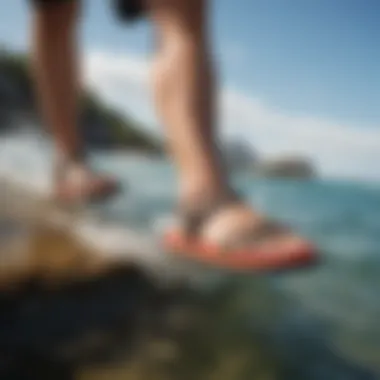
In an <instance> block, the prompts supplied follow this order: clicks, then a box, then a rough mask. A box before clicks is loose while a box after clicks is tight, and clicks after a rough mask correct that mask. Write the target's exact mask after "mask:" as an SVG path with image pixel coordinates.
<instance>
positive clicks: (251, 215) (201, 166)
mask: <svg viewBox="0 0 380 380" xmlns="http://www.w3.org/2000/svg"><path fill="white" fill-rule="evenodd" d="M146 3H147V6H148V12H149V14H150V16H151V18H152V19H153V22H154V24H155V26H156V29H157V35H158V37H159V39H158V42H159V44H158V48H159V50H158V54H157V58H156V61H155V68H154V72H153V75H154V85H155V94H156V101H157V106H158V111H159V114H160V116H161V117H162V120H163V124H164V125H165V128H166V134H167V139H168V146H169V149H170V152H171V153H172V155H173V159H174V161H175V163H176V165H177V168H178V174H179V186H180V189H179V193H180V196H179V197H180V201H181V202H182V203H185V204H186V203H192V202H193V203H194V202H195V203H196V202H197V200H199V199H200V198H202V197H208V198H210V197H211V198H212V197H219V196H221V194H222V195H223V193H227V192H228V184H227V179H226V178H225V174H224V171H223V168H222V164H221V160H220V159H219V156H218V153H217V149H216V141H217V140H216V137H217V136H216V134H215V132H216V130H215V124H216V116H215V100H216V96H215V83H214V79H215V77H214V69H213V65H212V56H211V52H210V46H209V37H208V31H207V22H206V18H207V7H206V5H207V3H208V2H207V0H189V1H185V0H184V1H178V0H147V2H146ZM264 219H265V218H264V217H262V216H260V215H258V213H256V212H254V211H253V210H252V209H251V208H250V207H249V206H247V205H245V204H244V203H243V202H235V203H233V204H230V205H228V206H227V207H226V208H225V209H224V210H222V211H219V212H218V213H217V214H216V215H215V216H214V217H213V218H211V220H209V222H208V223H206V225H205V226H204V228H203V230H202V231H201V234H202V236H203V237H205V238H206V240H207V239H211V240H214V241H215V240H218V239H219V238H220V237H221V236H222V237H223V239H224V240H226V239H227V240H228V238H229V237H231V238H232V239H233V238H234V236H235V235H236V234H241V233H242V232H244V231H248V230H252V227H253V226H254V225H257V226H260V225H261V223H262V221H263V220H264ZM285 243H286V245H287V244H289V243H290V244H297V243H302V241H301V240H300V239H299V238H297V237H296V236H293V235H290V234H288V235H287V236H286V242H284V240H282V241H281V242H280V243H278V242H277V243H276V242H273V241H272V242H270V244H272V247H271V249H273V244H277V246H276V248H278V247H279V246H278V244H281V245H280V248H281V247H283V246H284V244H285Z"/></svg>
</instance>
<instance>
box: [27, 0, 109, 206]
mask: <svg viewBox="0 0 380 380" xmlns="http://www.w3.org/2000/svg"><path fill="white" fill-rule="evenodd" d="M36 3H37V5H36V6H35V12H34V20H33V21H34V24H33V26H34V28H33V34H32V35H33V42H32V53H33V54H32V59H33V67H34V70H33V74H34V77H35V79H36V84H37V90H38V94H39V101H40V105H41V109H42V113H43V116H44V119H45V122H46V124H47V125H48V126H49V128H50V129H51V132H52V134H53V140H54V145H55V147H56V152H57V156H58V157H57V167H56V173H55V175H56V183H55V185H56V187H57V191H58V192H59V193H60V194H61V195H63V194H66V196H67V197H68V198H72V199H73V200H74V198H81V199H86V198H87V197H91V196H92V195H95V193H96V194H97V195H101V193H102V192H108V191H109V190H110V188H111V187H114V184H113V183H111V181H110V180H108V179H106V178H100V177H99V176H95V174H93V173H91V172H90V171H89V169H88V168H87V165H86V164H85V161H84V154H83V153H84V152H83V142H82V141H81V137H80V134H79V130H78V105H79V95H80V85H79V73H78V68H79V64H78V54H77V40H78V38H77V21H78V11H79V1H62V2H59V1H58V2H50V3H49V2H42V1H40V3H38V1H36ZM74 177H75V180H74ZM78 179H80V180H78Z"/></svg>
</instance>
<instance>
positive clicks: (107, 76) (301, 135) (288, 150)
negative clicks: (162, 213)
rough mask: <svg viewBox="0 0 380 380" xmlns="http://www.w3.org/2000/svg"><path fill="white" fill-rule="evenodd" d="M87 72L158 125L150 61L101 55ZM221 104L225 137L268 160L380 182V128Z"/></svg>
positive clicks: (242, 98) (233, 99)
mask: <svg viewBox="0 0 380 380" xmlns="http://www.w3.org/2000/svg"><path fill="white" fill-rule="evenodd" d="M84 71H85V80H86V83H87V84H88V85H90V86H91V87H92V88H94V89H95V90H96V91H97V92H98V93H99V94H101V96H102V97H103V99H104V100H106V101H107V102H110V103H112V104H114V105H116V106H117V107H119V108H121V109H124V110H126V111H127V112H129V113H132V114H133V115H134V116H135V117H137V118H139V119H140V120H142V121H144V122H147V123H149V124H150V125H156V124H157V121H156V119H155V116H154V107H153V103H152V99H151V97H150V91H149V85H148V84H149V80H148V79H149V64H148V63H147V61H146V60H144V59H141V58H139V57H137V56H131V55H116V54H110V53H104V52H103V53H102V52H95V53H90V54H88V56H87V57H86V60H85V70H84ZM220 104H221V112H220V121H221V124H222V130H223V132H224V133H226V134H229V135H234V136H238V137H241V138H244V139H245V140H247V141H249V142H251V143H252V145H253V146H255V147H256V149H257V150H258V151H259V152H261V153H263V154H265V155H271V156H273V155H280V154H301V155H307V156H308V157H311V158H312V159H313V160H314V161H315V162H316V163H317V165H318V166H319V167H320V168H321V169H322V171H323V173H324V174H325V175H327V176H340V177H342V176H343V177H356V178H372V179H377V180H379V179H380V171H379V170H378V169H377V167H378V162H379V161H380V126H379V128H372V129H371V128H365V127H364V126H360V127H359V126H348V125H343V124H340V123H339V122H336V121H333V120H325V119H320V118H318V117H313V116H310V117H307V116H302V115H293V114H287V113H285V112H283V111H278V110H276V109H275V108H273V107H271V106H268V105H266V104H263V103H262V102H261V101H260V99H259V98H255V97H252V96H249V95H247V94H245V93H242V92H240V91H238V90H236V89H233V88H230V87H227V88H224V89H223V90H222V92H221V102H220Z"/></svg>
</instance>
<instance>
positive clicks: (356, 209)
mask: <svg viewBox="0 0 380 380" xmlns="http://www.w3.org/2000/svg"><path fill="white" fill-rule="evenodd" d="M0 145H1V144H0ZM16 146H17V149H16ZM0 153H1V157H0V164H1V165H0V166H1V168H0V169H1V170H2V171H3V172H7V170H5V169H6V168H7V167H8V166H9V165H10V166H12V168H13V169H12V170H11V171H9V170H8V172H7V173H10V172H12V171H13V172H15V171H17V172H24V173H28V174H30V173H32V172H33V173H34V174H33V178H34V179H43V177H44V176H45V177H46V173H47V172H46V169H49V165H47V164H48V163H49V162H51V161H50V160H47V159H46V154H48V153H49V149H48V148H47V147H46V146H45V145H44V144H42V145H41V144H37V145H36V144H35V143H34V142H31V141H29V140H25V141H21V142H20V140H19V139H16V140H13V141H10V140H9V141H7V142H6V144H3V145H1V146H0ZM16 158H17V159H16ZM94 162H95V164H96V166H98V167H99V168H102V169H105V170H107V171H108V172H111V173H114V174H115V175H116V176H117V177H118V178H120V180H121V181H122V183H123V184H124V186H125V189H126V191H125V193H123V194H122V195H121V196H119V197H118V198H116V199H115V200H113V201H112V202H111V204H109V205H107V207H105V208H104V209H100V211H101V213H102V214H103V215H104V216H105V217H106V218H107V217H110V218H111V220H112V221H119V223H121V224H123V225H128V226H131V225H132V226H134V227H136V228H138V229H141V230H143V231H144V232H145V233H147V234H149V233H154V227H153V225H154V221H155V220H157V219H158V218H160V217H162V216H163V215H165V214H168V213H170V212H171V210H172V207H173V206H174V204H175V193H176V181H175V173H174V171H173V169H172V168H171V166H170V165H169V164H168V163H167V162H164V161H162V162H160V161H152V160H149V159H144V158H136V157H131V156H126V155H125V154H118V155H112V156H96V157H94ZM31 168H33V170H32V169H31ZM42 174H44V175H42ZM234 180H235V185H236V187H237V188H238V189H239V190H240V191H241V192H242V193H243V194H245V196H246V198H247V199H248V200H249V201H250V202H251V203H252V205H254V206H255V207H256V208H258V209H260V210H261V211H265V212H266V213H268V214H269V215H271V216H273V217H276V218H278V219H280V220H283V221H285V222H286V223H288V224H290V225H292V226H293V227H294V228H295V229H297V230H298V231H300V232H302V233H303V234H304V235H306V236H307V237H309V238H310V239H311V240H313V241H314V242H315V243H316V244H317V245H318V247H319V248H320V255H321V258H322V261H321V265H319V266H318V267H316V268H313V269H310V270H307V271H299V272H298V271H297V272H290V273H284V274H281V275H272V276H258V275H252V276H245V277H242V278H239V279H238V280H237V281H238V286H237V287H236V292H235V293H234V297H236V299H240V298H241V297H242V298H243V299H244V302H245V304H246V309H245V311H244V313H243V314H244V318H243V319H244V323H246V324H247V326H249V327H252V328H254V327H255V328H257V326H260V331H261V332H265V334H267V337H268V339H269V340H270V341H272V342H274V344H273V346H274V347H275V348H276V349H277V348H278V349H280V348H281V347H282V349H281V350H280V351H281V355H285V356H286V360H285V362H286V363H295V364H294V365H295V367H297V371H298V372H297V373H301V377H300V378H301V379H317V380H324V379H333V380H336V379H342V380H346V379H358V380H359V379H375V378H377V377H375V375H371V374H372V373H374V371H378V373H380V323H379V321H380V296H379V291H380V185H378V184H365V183H353V182H351V183H349V182H339V181H323V180H314V181H281V180H256V179H255V178H254V177H253V175H252V176H251V175H250V174H246V175H244V176H241V177H240V178H235V179H234ZM42 182H43V181H42ZM232 314H233V313H232ZM222 317H223V316H221V318H222ZM223 318H224V317H223ZM239 318H240V317H239ZM239 320H240V319H239ZM279 355H280V354H279ZM362 370H364V373H363V372H362ZM324 371H327V372H328V373H329V375H328V376H327V375H325V372H324ZM366 371H367V372H366ZM368 371H369V372H368ZM331 374H333V375H331Z"/></svg>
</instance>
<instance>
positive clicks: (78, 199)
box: [54, 163, 119, 205]
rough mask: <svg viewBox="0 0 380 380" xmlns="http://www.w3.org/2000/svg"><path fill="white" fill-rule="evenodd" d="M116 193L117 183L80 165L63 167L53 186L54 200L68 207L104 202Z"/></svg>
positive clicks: (117, 189)
mask: <svg viewBox="0 0 380 380" xmlns="http://www.w3.org/2000/svg"><path fill="white" fill-rule="evenodd" d="M118 191H119V184H118V183H117V181H115V180H114V179H113V178H110V177H107V176H105V175H103V174H99V173H95V172H93V171H92V170H90V168H89V167H88V166H87V165H85V164H82V163H81V164H68V165H65V167H64V169H63V170H62V171H61V173H59V175H57V179H56V181H55V185H54V196H55V199H56V200H57V201H58V202H60V203H63V204H69V205H72V204H78V203H88V202H99V201H105V200H107V199H109V198H110V197H111V196H113V195H115V194H116V193H117V192H118Z"/></svg>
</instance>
